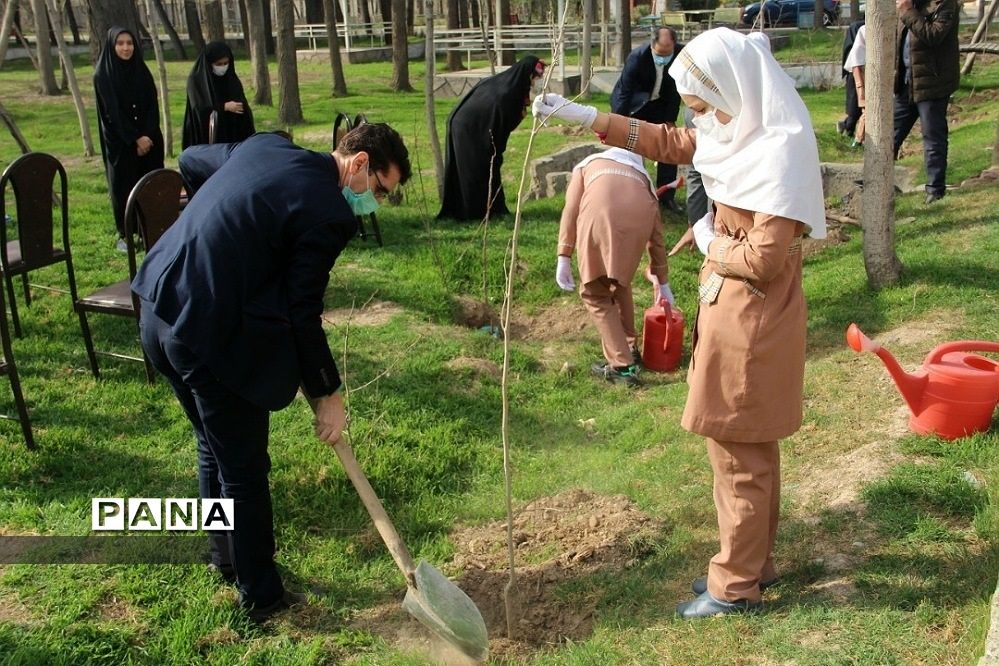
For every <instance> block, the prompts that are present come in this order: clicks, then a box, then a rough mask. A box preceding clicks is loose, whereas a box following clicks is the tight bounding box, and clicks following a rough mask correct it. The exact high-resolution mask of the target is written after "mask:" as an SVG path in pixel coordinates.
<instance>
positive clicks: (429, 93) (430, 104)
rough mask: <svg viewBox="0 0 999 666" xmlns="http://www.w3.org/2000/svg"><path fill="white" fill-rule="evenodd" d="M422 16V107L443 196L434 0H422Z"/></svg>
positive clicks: (441, 197)
mask: <svg viewBox="0 0 999 666" xmlns="http://www.w3.org/2000/svg"><path fill="white" fill-rule="evenodd" d="M423 16H424V18H425V19H426V24H427V50H426V54H425V61H426V69H427V74H426V83H425V85H424V96H423V97H424V100H425V101H424V108H425V109H426V112H427V136H429V137H430V150H431V152H432V153H433V155H434V174H436V176H437V197H438V198H439V199H443V198H444V158H443V157H442V156H441V139H440V135H439V134H438V133H437V114H436V112H435V106H434V67H435V65H436V60H437V59H436V57H435V56H434V0H424V5H423Z"/></svg>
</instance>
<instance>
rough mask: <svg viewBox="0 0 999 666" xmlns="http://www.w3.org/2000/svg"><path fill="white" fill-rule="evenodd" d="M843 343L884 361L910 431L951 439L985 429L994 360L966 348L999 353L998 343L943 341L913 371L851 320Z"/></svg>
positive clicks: (995, 395)
mask: <svg viewBox="0 0 999 666" xmlns="http://www.w3.org/2000/svg"><path fill="white" fill-rule="evenodd" d="M846 342H847V344H849V345H850V348H851V349H853V350H854V351H856V352H861V351H869V352H874V353H875V354H877V355H878V357H879V358H880V359H881V360H882V361H883V362H884V364H885V367H887V368H888V372H889V373H890V374H891V376H892V379H894V380H895V384H896V385H897V386H898V389H899V391H901V392H902V397H903V398H905V402H906V403H907V404H908V405H909V409H910V410H911V411H912V416H911V417H910V418H909V428H910V429H911V430H912V431H913V432H915V433H918V434H920V435H928V434H934V435H937V436H939V437H942V438H943V439H957V438H958V437H964V436H965V435H970V434H973V433H976V432H983V431H985V430H988V428H989V424H990V423H991V422H992V413H993V412H994V411H995V408H996V404H997V403H999V363H997V362H996V361H993V360H992V359H990V358H986V357H984V356H978V355H977V354H969V353H968V352H973V351H984V352H999V342H985V341H982V340H960V341H957V342H948V343H946V344H943V345H940V346H939V347H937V348H936V349H934V350H933V351H931V352H930V353H929V355H927V357H926V360H925V361H923V367H922V368H921V369H919V370H917V371H916V372H913V373H907V372H905V371H904V370H903V369H902V367H901V366H900V365H899V364H898V361H896V360H895V357H894V356H892V355H891V354H890V353H889V352H888V350H887V349H884V348H883V347H882V346H881V345H879V344H878V343H876V342H874V341H873V340H871V339H870V338H869V337H867V336H866V335H864V333H863V332H862V331H861V330H860V329H859V328H857V325H856V324H850V327H849V328H847V329H846Z"/></svg>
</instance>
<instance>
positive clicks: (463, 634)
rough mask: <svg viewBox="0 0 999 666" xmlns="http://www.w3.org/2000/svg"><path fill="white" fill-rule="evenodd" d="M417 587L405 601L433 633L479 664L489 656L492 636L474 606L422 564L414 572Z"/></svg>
mask: <svg viewBox="0 0 999 666" xmlns="http://www.w3.org/2000/svg"><path fill="white" fill-rule="evenodd" d="M413 578H414V580H415V581H416V587H415V588H413V587H408V588H407V589H406V598H405V599H404V600H403V602H402V607H403V608H405V609H406V610H407V611H408V612H409V614H410V615H412V616H413V617H415V618H416V619H417V620H419V621H420V623H421V624H423V626H425V627H426V628H427V629H429V630H430V631H432V632H434V633H435V634H437V635H438V636H440V637H441V638H442V639H443V640H445V641H447V642H448V643H450V644H452V645H454V646H455V647H457V648H458V649H460V650H461V651H462V652H464V653H465V654H466V655H468V656H469V657H471V658H472V659H475V660H477V661H480V662H484V661H485V660H486V659H487V658H488V657H489V635H488V632H487V631H486V623H485V621H484V620H483V619H482V613H480V612H479V609H478V607H476V605H475V603H473V602H472V600H471V599H469V597H468V595H467V594H465V593H464V592H462V591H461V588H459V587H458V586H457V585H455V584H454V583H452V582H451V581H450V580H448V579H447V577H445V576H444V574H442V573H441V572H440V571H438V570H437V569H436V568H434V567H433V566H431V565H429V564H427V563H426V562H424V561H422V560H421V561H420V563H419V565H417V567H416V569H415V570H414V571H413Z"/></svg>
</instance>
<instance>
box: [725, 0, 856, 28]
mask: <svg viewBox="0 0 999 666" xmlns="http://www.w3.org/2000/svg"><path fill="white" fill-rule="evenodd" d="M761 4H762V5H763V14H762V17H761V14H760V5H761ZM814 11H815V0H765V2H763V3H759V2H754V3H753V4H751V5H746V6H745V7H744V8H743V9H742V17H741V19H740V22H741V23H742V24H743V25H744V26H749V27H753V26H756V27H759V22H760V21H761V20H762V21H763V27H765V28H772V27H776V26H779V25H790V26H796V25H798V14H799V13H801V12H814ZM821 20H822V25H825V26H830V25H836V23H838V22H839V0H822V19H821ZM815 21H816V23H818V21H819V17H818V16H816V17H815Z"/></svg>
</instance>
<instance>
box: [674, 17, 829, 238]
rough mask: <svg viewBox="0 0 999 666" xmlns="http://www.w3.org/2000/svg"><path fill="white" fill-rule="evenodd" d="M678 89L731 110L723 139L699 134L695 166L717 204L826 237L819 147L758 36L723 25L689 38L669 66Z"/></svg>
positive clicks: (788, 84)
mask: <svg viewBox="0 0 999 666" xmlns="http://www.w3.org/2000/svg"><path fill="white" fill-rule="evenodd" d="M669 74H670V76H672V77H673V78H674V79H675V80H676V89H677V91H678V92H679V93H680V94H682V95H695V96H697V97H699V98H701V99H702V100H704V101H705V102H706V103H708V104H709V105H711V106H712V107H715V108H717V109H720V110H722V111H724V112H725V113H727V114H728V115H730V116H732V120H731V121H730V122H732V123H735V133H734V136H733V137H732V140H731V141H728V142H725V143H721V142H719V141H716V140H715V139H713V138H711V137H710V136H706V135H704V134H703V133H701V132H698V134H697V148H696V150H695V151H694V167H696V168H697V170H698V171H699V172H700V173H701V177H702V179H703V182H704V189H705V191H706V192H707V194H708V196H709V197H710V198H711V199H712V200H713V201H717V202H718V203H723V204H726V205H729V206H734V207H736V208H744V209H747V210H752V211H754V212H760V213H769V214H771V215H780V216H782V217H787V218H790V219H792V220H798V221H800V222H803V223H804V224H806V225H807V226H808V231H809V233H810V235H811V236H812V237H813V238H825V236H826V215H825V202H824V200H823V195H822V175H821V173H820V171H819V152H818V147H817V146H816V143H815V132H814V131H813V130H812V120H811V117H810V116H809V115H808V109H806V108H805V104H804V102H802V101H801V97H799V96H798V93H797V91H796V90H795V89H794V82H793V81H792V80H791V78H790V77H789V76H787V74H785V73H784V70H783V69H781V66H780V65H779V64H778V63H777V61H776V60H774V58H773V56H772V55H771V54H770V50H769V49H768V48H767V46H766V45H765V44H764V43H763V42H762V40H757V39H750V38H747V37H746V36H745V35H742V34H740V33H738V32H735V31H734V30H730V29H728V28H715V29H714V30H708V31H706V32H703V33H701V34H700V35H698V36H697V37H695V38H694V39H692V40H691V41H690V42H689V43H688V44H687V45H686V46H685V47H684V48H683V50H682V51H681V52H680V54H679V56H677V58H676V60H675V61H674V62H673V64H672V65H670V68H669Z"/></svg>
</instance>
